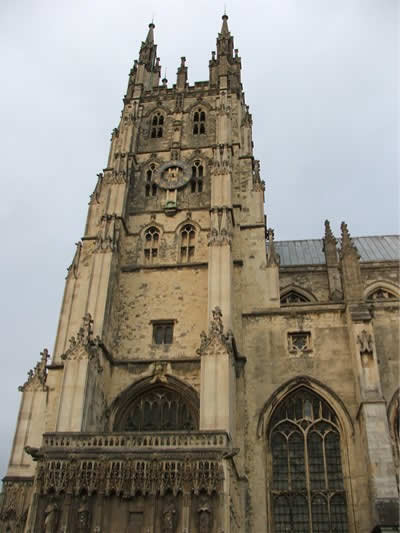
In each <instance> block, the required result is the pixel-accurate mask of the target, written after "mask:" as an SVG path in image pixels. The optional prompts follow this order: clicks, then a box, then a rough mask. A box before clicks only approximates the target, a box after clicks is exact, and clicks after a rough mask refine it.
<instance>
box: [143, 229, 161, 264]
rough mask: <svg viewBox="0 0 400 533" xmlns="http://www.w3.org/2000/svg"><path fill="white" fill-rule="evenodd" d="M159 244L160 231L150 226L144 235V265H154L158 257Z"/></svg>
mask: <svg viewBox="0 0 400 533" xmlns="http://www.w3.org/2000/svg"><path fill="white" fill-rule="evenodd" d="M159 244H160V231H159V230H158V228H155V227H154V226H152V227H151V228H149V229H147V230H146V232H145V234H144V260H145V262H146V263H154V261H155V260H157V257H158V247H159Z"/></svg>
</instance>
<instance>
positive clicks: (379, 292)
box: [367, 287, 397, 301]
mask: <svg viewBox="0 0 400 533" xmlns="http://www.w3.org/2000/svg"><path fill="white" fill-rule="evenodd" d="M392 298H397V296H396V295H395V294H394V293H393V292H392V291H389V290H388V289H385V288H383V287H379V288H378V289H375V290H374V291H372V292H371V293H370V294H369V295H368V296H367V300H369V301H375V300H390V299H392Z"/></svg>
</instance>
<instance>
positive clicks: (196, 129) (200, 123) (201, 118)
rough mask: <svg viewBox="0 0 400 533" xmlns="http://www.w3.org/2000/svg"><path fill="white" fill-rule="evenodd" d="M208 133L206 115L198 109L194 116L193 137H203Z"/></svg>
mask: <svg viewBox="0 0 400 533" xmlns="http://www.w3.org/2000/svg"><path fill="white" fill-rule="evenodd" d="M205 132H206V113H205V111H203V110H202V109H198V110H197V111H195V112H194V114H193V135H201V134H203V133H205Z"/></svg>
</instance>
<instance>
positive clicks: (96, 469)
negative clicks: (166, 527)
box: [36, 453, 224, 498]
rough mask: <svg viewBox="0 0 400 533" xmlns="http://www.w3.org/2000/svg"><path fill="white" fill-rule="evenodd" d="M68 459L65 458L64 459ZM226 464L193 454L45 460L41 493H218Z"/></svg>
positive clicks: (39, 475) (39, 471)
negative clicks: (172, 456) (223, 466)
mask: <svg viewBox="0 0 400 533" xmlns="http://www.w3.org/2000/svg"><path fill="white" fill-rule="evenodd" d="M64 457H65V456H64ZM223 478H224V474H223V469H222V463H221V462H220V461H219V460H218V459H216V458H210V457H208V456H207V455H204V454H200V453H198V454H191V455H188V456H186V457H185V458H179V459H177V458H176V457H174V458H169V457H165V455H164V454H163V455H160V456H153V457H152V458H148V457H147V458H146V457H137V456H134V457H132V456H129V455H128V456H127V455H124V456H121V457H120V458H118V459H116V458H105V457H99V458H96V459H88V458H82V459H77V457H76V456H75V455H74V456H72V457H70V458H66V459H65V458H62V459H60V458H57V459H50V458H48V457H46V458H43V459H42V460H41V461H39V463H38V469H37V476H36V482H37V490H38V492H39V494H51V493H55V494H60V493H61V492H65V493H67V494H74V495H79V494H80V493H81V492H82V491H85V492H86V493H87V494H88V495H89V496H90V495H91V494H93V493H95V492H97V493H100V494H104V495H106V496H108V495H110V494H112V493H115V494H116V495H118V496H123V497H126V498H130V497H133V496H134V495H135V494H136V493H137V492H140V493H142V494H143V495H146V494H153V495H155V494H160V495H161V496H162V495H164V494H168V492H170V493H172V494H173V495H174V496H176V495H177V494H178V493H179V492H183V490H184V488H188V487H189V488H190V491H191V492H193V493H194V494H199V493H200V492H202V491H203V492H205V493H207V494H212V493H213V492H218V491H219V490H220V488H221V484H222V482H223Z"/></svg>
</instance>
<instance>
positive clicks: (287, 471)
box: [269, 388, 348, 533]
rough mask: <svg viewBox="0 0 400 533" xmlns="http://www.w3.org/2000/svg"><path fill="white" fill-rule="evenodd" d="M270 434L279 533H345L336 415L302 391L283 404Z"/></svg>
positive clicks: (273, 497)
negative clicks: (290, 532)
mask: <svg viewBox="0 0 400 533" xmlns="http://www.w3.org/2000/svg"><path fill="white" fill-rule="evenodd" d="M269 427H270V431H269V450H270V460H271V462H272V483H271V487H270V501H271V508H272V517H273V518H272V519H273V523H274V529H273V530H274V532H275V533H286V532H287V531H296V532H303V533H320V532H327V533H334V532H335V533H339V532H340V533H347V531H348V522H347V507H346V494H345V489H344V484H343V471H342V459H341V447H340V442H341V435H340V430H339V426H338V422H337V418H336V415H335V413H334V411H333V410H332V409H331V408H330V407H329V405H328V404H327V403H326V402H325V401H324V400H323V399H322V398H320V397H319V396H317V395H316V394H314V393H312V392H311V391H309V390H308V389H305V388H301V389H298V390H297V391H296V392H294V393H293V394H292V395H290V396H289V397H287V398H286V399H285V400H283V401H282V402H281V404H280V405H279V406H278V407H277V408H276V410H275V412H274V413H273V416H272V419H271V423H270V426H269Z"/></svg>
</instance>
